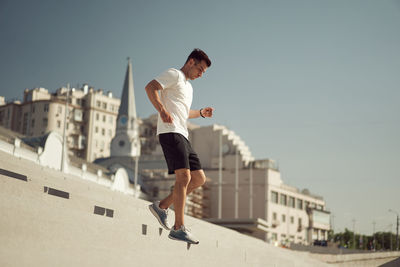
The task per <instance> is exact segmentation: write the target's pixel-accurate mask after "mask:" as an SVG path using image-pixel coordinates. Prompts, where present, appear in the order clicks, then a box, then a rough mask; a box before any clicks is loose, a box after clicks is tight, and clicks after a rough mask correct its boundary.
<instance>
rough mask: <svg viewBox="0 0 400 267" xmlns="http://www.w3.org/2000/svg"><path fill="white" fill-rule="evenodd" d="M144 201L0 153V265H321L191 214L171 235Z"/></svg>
mask: <svg viewBox="0 0 400 267" xmlns="http://www.w3.org/2000/svg"><path fill="white" fill-rule="evenodd" d="M148 205H149V203H148V202H146V201H143V200H140V199H136V198H134V197H133V196H131V195H127V194H122V193H120V192H116V191H112V190H110V189H108V188H107V187H104V186H101V185H99V184H96V183H93V182H91V181H88V180H83V179H81V178H79V177H76V176H73V175H69V174H64V173H60V172H59V171H56V170H53V169H49V168H46V167H43V166H40V165H38V164H35V163H33V162H31V161H28V160H25V159H21V158H16V157H13V156H12V155H9V154H8V153H5V152H2V151H0V211H1V213H2V214H1V215H2V216H0V237H1V243H0V266H202V267H204V266H209V267H211V266H285V267H286V266H328V265H327V264H326V263H323V262H322V261H320V260H318V259H314V258H312V257H310V254H309V253H307V252H296V251H290V250H288V249H283V248H277V247H274V246H272V245H269V244H266V243H265V242H263V241H261V240H258V239H255V238H252V237H248V236H245V235H242V234H240V233H237V232H235V231H232V230H229V229H226V228H223V227H219V226H216V225H213V224H210V223H207V222H205V221H202V220H198V219H195V218H190V217H187V218H186V223H185V224H186V225H187V226H188V227H189V228H191V229H192V232H193V234H195V235H196V236H197V237H198V238H199V239H200V244H199V245H192V246H188V245H187V244H186V243H183V242H179V241H173V240H170V239H169V238H168V237H167V236H168V232H167V231H165V230H163V229H162V228H160V226H159V224H158V222H157V221H156V219H155V218H154V217H153V215H151V213H150V212H149V210H148V207H147V206H148ZM329 266H332V265H329Z"/></svg>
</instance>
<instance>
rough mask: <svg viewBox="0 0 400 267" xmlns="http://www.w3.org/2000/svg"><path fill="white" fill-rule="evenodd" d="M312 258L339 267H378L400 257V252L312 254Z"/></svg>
mask: <svg viewBox="0 0 400 267" xmlns="http://www.w3.org/2000/svg"><path fill="white" fill-rule="evenodd" d="M310 255H311V257H313V258H315V259H318V260H321V261H324V262H326V263H330V264H338V265H339V266H378V265H381V264H384V263H386V262H389V261H392V260H394V259H397V258H399V257H400V251H390V252H373V253H361V254H341V255H332V254H314V253H311V254H310Z"/></svg>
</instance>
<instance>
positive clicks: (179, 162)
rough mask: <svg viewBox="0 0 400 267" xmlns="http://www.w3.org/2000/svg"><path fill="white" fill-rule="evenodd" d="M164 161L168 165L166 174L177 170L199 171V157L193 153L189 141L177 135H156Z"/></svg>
mask: <svg viewBox="0 0 400 267" xmlns="http://www.w3.org/2000/svg"><path fill="white" fill-rule="evenodd" d="M158 140H159V141H160V144H161V147H162V150H163V152H164V157H165V160H166V161H167V165H168V174H173V173H175V170H178V169H190V170H191V171H196V170H201V169H202V168H201V164H200V160H199V157H198V156H197V154H196V152H194V150H193V148H192V146H191V145H190V142H189V140H187V139H186V137H184V136H183V135H181V134H179V133H163V134H160V135H158Z"/></svg>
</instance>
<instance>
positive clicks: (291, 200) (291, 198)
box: [289, 197, 295, 208]
mask: <svg viewBox="0 0 400 267" xmlns="http://www.w3.org/2000/svg"><path fill="white" fill-rule="evenodd" d="M294 204H295V203H294V197H289V207H291V208H294Z"/></svg>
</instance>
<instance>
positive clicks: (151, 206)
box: [149, 205, 171, 231]
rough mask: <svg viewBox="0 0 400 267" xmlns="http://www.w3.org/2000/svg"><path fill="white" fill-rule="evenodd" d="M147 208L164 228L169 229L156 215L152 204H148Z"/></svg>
mask: <svg viewBox="0 0 400 267" xmlns="http://www.w3.org/2000/svg"><path fill="white" fill-rule="evenodd" d="M149 210H150V211H151V213H153V215H154V217H156V219H157V221H158V222H159V223H160V225H161V226H162V227H163V228H164V229H165V230H168V231H170V230H171V228H168V227H167V226H166V225H164V224H163V223H162V221H161V219H160V217H159V216H158V214H157V212H156V211H155V210H154V209H153V205H149Z"/></svg>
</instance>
